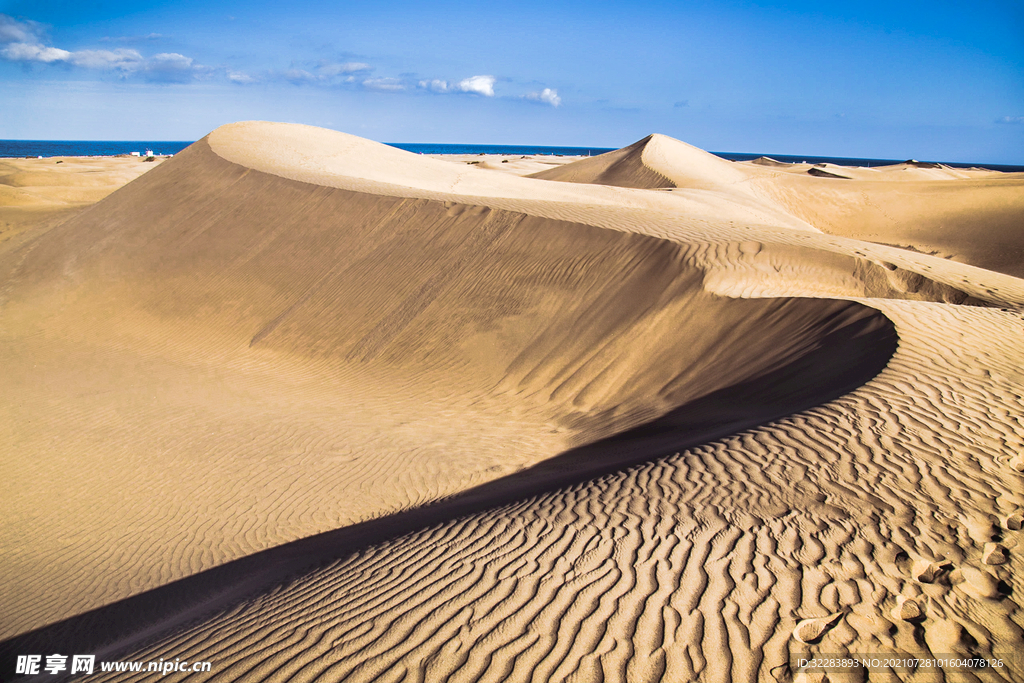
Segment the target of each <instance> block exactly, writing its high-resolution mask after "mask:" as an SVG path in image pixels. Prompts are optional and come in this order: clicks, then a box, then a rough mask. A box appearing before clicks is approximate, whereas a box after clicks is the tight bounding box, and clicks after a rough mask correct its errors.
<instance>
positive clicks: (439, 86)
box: [419, 78, 451, 93]
mask: <svg viewBox="0 0 1024 683" xmlns="http://www.w3.org/2000/svg"><path fill="white" fill-rule="evenodd" d="M419 86H420V87H421V88H423V89H425V90H429V91H431V92H441V93H444V92H448V91H449V90H450V89H451V88H450V86H449V85H448V81H442V80H441V79H439V78H433V79H431V80H428V81H420V83H419Z"/></svg>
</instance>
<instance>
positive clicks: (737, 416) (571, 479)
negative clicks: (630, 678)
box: [0, 311, 898, 681]
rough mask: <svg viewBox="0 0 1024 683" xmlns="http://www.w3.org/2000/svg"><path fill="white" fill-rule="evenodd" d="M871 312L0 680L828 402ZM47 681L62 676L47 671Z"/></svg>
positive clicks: (879, 321)
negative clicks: (804, 346)
mask: <svg viewBox="0 0 1024 683" xmlns="http://www.w3.org/2000/svg"><path fill="white" fill-rule="evenodd" d="M897 343H898V340H897V336H896V331H895V327H894V326H893V324H892V323H891V321H889V320H888V318H886V317H885V316H884V315H882V314H881V313H879V312H877V311H874V312H872V313H871V314H870V315H866V316H864V317H861V318H859V319H858V320H856V321H854V322H851V323H850V324H848V325H845V326H843V327H841V328H839V329H836V330H834V331H833V332H831V333H830V334H828V335H826V336H825V337H823V338H822V339H821V341H820V343H819V344H817V346H816V347H815V348H813V349H812V350H810V351H808V352H807V353H806V354H805V355H803V356H802V357H800V358H798V359H797V360H795V361H793V362H791V363H789V364H788V365H786V366H784V367H781V368H779V369H777V370H774V371H772V372H769V373H766V374H764V375H761V376H759V377H756V378H753V379H749V380H747V381H744V382H742V383H739V384H735V385H733V386H730V387H726V388H724V389H721V390H718V391H715V392H714V393H712V394H709V395H706V396H704V397H701V398H699V399H696V400H694V401H691V402H690V403H687V404H685V405H683V406H680V407H679V408H676V409H675V410H673V411H671V412H670V413H668V414H666V415H664V416H662V417H660V418H658V419H656V420H653V421H651V422H648V423H646V424H643V425H641V426H638V427H636V428H633V429H630V430H628V431H625V432H622V433H619V434H617V435H614V436H612V437H609V438H606V439H603V440H601V441H598V442H595V443H591V444H588V445H584V446H580V447H578V448H574V449H571V450H569V451H566V452H564V453H562V454H560V455H558V456H556V457H554V458H551V459H549V460H546V461H544V462H542V463H540V464H538V465H536V466H534V467H531V468H529V469H526V470H523V471H521V472H518V473H516V474H513V475H510V476H507V477H503V478H502V479H499V480H496V481H493V482H490V483H487V484H483V485H481V486H478V487H476V488H473V489H469V490H467V491H465V492H463V493H461V494H458V495H455V496H452V497H450V498H448V499H445V500H442V501H438V502H436V503H433V504H430V505H427V506H424V507H421V508H416V509H412V510H407V511H404V512H400V513H396V514H393V515H389V516H387V517H383V518H379V519H374V520H370V521H366V522H362V523H359V524H354V525H351V526H347V527H344V528H341V529H336V530H334V531H329V532H325V533H322V534H318V535H316V536H311V537H308V538H304V539H300V540H297V541H294V542H291V543H287V544H284V545H280V546H276V547H274V548H270V549H268V550H264V551H262V552H259V553H256V554H254V555H250V556H247V557H244V558H241V559H238V560H234V561H232V562H228V563H226V564H223V565H221V566H218V567H215V568H213V569H209V570H207V571H204V572H201V573H199V574H195V575H193V576H189V577H186V578H184V579H180V580H178V581H175V582H173V583H170V584H167V585H165V586H161V587H160V588H156V589H153V590H150V591H147V592H145V593H141V594H139V595H135V596H132V597H130V598H127V599H124V600H121V601H119V602H116V603H113V604H110V605H107V606H104V607H101V608H98V609H94V610H91V611H89V612H86V613H84V614H80V615H78V616H74V617H71V618H69V619H66V620H63V621H60V622H57V623H54V624H50V625H48V626H44V627H42V628H39V629H37V630H34V631H30V632H27V633H24V634H21V635H18V636H16V637H14V638H11V639H9V640H7V641H4V642H2V643H0V679H2V680H9V679H11V678H13V677H14V674H13V672H14V671H15V658H16V656H17V655H23V654H44V655H45V654H51V653H54V652H59V653H61V654H95V655H97V661H106V660H115V659H118V658H119V657H120V656H122V655H125V654H127V653H129V652H131V651H133V650H135V649H137V648H139V647H140V646H142V645H144V644H145V643H147V642H149V641H151V640H153V639H155V638H157V637H158V636H159V635H161V634H163V633H165V632H167V631H169V630H172V629H176V628H180V627H181V626H184V625H186V624H188V623H190V622H192V621H195V620H197V619H200V618H202V617H204V616H206V615H209V614H210V613H213V612H215V611H219V610H224V609H228V608H231V607H232V606H234V605H236V604H238V603H239V602H241V601H242V600H244V599H246V598H247V597H248V596H251V595H253V594H256V593H260V592H263V591H266V590H267V589H269V588H271V587H273V586H275V585H279V584H281V583H283V582H286V581H287V580H288V579H289V578H290V577H293V576H296V575H298V574H301V573H305V572H307V571H309V570H312V569H315V568H316V567H318V566H322V565H324V564H327V563H329V562H332V561H334V560H336V559H339V558H343V557H345V556H348V555H350V554H352V553H354V552H357V551H359V550H362V549H365V548H367V547H369V546H372V545H375V544H378V543H381V542H384V541H386V540H389V539H392V538H395V537H398V536H402V535H405V534H408V533H411V532H414V531H417V530H420V529H423V528H426V527H430V526H433V525H436V524H440V523H444V522H447V521H449V520H452V519H455V518H459V517H463V516H466V515H470V514H473V513H477V512H480V511H483V510H487V509H492V508H496V507H500V506H503V505H507V504H511V503H515V502H517V501H519V500H522V499H525V498H529V497H532V496H536V495H539V494H543V493H547V492H550V491H553V490H557V489H561V488H565V487H568V486H573V485H577V484H580V483H583V482H586V481H589V480H592V479H595V478H597V477H600V476H603V475H606V474H610V473H613V472H616V471H619V470H622V469H624V468H628V467H630V466H633V465H637V464H640V463H643V462H646V461H649V460H652V459H654V458H657V457H661V456H666V455H671V454H674V453H676V452H679V451H682V450H685V449H688V448H692V447H694V446H697V445H700V444H703V443H707V442H710V441H714V440H716V439H719V438H722V437H724V436H728V435H730V434H734V433H736V432H738V431H741V430H744V429H748V428H751V427H754V426H757V425H761V424H764V423H766V422H769V421H771V420H774V419H778V418H781V417H784V416H787V415H791V414H793V413H796V412H799V411H802V410H806V409H808V408H811V407H813V406H817V405H820V404H822V403H824V402H826V401H829V400H832V399H835V398H838V397H839V396H841V395H843V394H846V393H848V392H849V391H851V390H853V389H855V388H856V387H858V386H861V385H862V384H864V383H865V382H867V381H868V380H870V379H871V378H873V377H874V376H875V375H877V374H878V373H879V372H880V371H881V370H882V369H883V368H884V367H885V366H886V364H887V363H888V361H889V359H890V358H891V357H892V355H893V354H894V353H895V351H896V348H897ZM45 678H46V680H54V681H55V680H60V679H59V678H58V677H54V676H50V675H46V676H45Z"/></svg>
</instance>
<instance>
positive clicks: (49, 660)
mask: <svg viewBox="0 0 1024 683" xmlns="http://www.w3.org/2000/svg"><path fill="white" fill-rule="evenodd" d="M69 660H70V661H69ZM212 666H213V665H212V664H211V663H210V662H189V661H188V660H184V661H182V659H181V658H180V657H178V658H177V659H174V660H173V661H172V660H170V659H160V660H159V661H155V662H152V661H150V662H136V661H113V662H99V663H97V662H96V655H62V654H59V653H54V654H52V655H18V659H17V661H16V662H15V665H14V673H15V674H21V675H25V676H36V675H43V674H50V675H51V676H56V675H58V674H64V675H72V676H74V675H79V674H80V675H86V676H88V675H90V674H93V673H108V672H113V673H143V672H145V673H159V674H160V675H161V676H166V675H167V674H170V673H176V672H181V671H184V672H190V673H202V672H205V671H210V670H211V669H212Z"/></svg>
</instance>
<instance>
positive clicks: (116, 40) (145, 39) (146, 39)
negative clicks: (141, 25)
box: [100, 33, 166, 43]
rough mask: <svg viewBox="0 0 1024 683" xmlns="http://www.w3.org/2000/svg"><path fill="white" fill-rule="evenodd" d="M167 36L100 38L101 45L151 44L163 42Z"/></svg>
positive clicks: (153, 34)
mask: <svg viewBox="0 0 1024 683" xmlns="http://www.w3.org/2000/svg"><path fill="white" fill-rule="evenodd" d="M164 38H166V36H164V35H162V34H160V33H149V34H147V35H144V36H118V37H117V38H111V37H110V36H103V37H102V38H100V42H101V43H149V42H153V41H156V40H163V39H164Z"/></svg>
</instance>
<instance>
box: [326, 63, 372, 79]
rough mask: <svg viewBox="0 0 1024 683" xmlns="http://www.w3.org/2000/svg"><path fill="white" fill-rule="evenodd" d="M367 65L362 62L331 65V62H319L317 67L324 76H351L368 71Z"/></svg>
mask: <svg viewBox="0 0 1024 683" xmlns="http://www.w3.org/2000/svg"><path fill="white" fill-rule="evenodd" d="M370 68H371V67H370V65H369V64H364V63H363V62H344V63H342V64H332V63H331V62H320V64H319V65H318V66H317V71H319V72H320V73H321V74H323V75H324V76H328V77H330V76H341V75H344V74H353V73H358V72H360V71H369V70H370Z"/></svg>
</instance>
